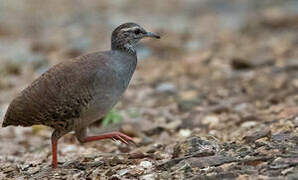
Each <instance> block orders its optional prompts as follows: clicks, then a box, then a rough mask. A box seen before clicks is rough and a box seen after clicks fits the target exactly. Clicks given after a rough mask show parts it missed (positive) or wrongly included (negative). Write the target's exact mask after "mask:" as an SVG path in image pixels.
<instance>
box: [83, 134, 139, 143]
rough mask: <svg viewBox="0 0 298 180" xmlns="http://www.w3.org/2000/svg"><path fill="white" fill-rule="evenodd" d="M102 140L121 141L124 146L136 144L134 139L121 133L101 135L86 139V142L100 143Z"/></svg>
mask: <svg viewBox="0 0 298 180" xmlns="http://www.w3.org/2000/svg"><path fill="white" fill-rule="evenodd" d="M102 139H112V140H114V141H116V140H119V141H121V142H123V143H124V144H129V143H133V144H135V142H134V141H133V139H132V138H131V137H129V136H127V135H125V134H123V133H120V132H110V133H105V134H101V135H99V136H89V137H85V138H84V142H90V141H99V140H102Z"/></svg>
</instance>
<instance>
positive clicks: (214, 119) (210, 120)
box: [202, 115, 219, 128]
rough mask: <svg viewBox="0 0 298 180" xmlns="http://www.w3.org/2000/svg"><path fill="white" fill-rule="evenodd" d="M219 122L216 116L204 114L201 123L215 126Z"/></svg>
mask: <svg viewBox="0 0 298 180" xmlns="http://www.w3.org/2000/svg"><path fill="white" fill-rule="evenodd" d="M218 123H219V118H218V117H217V116H213V115H210V116H206V117H204V118H203V119H202V124H205V125H209V126H210V128H213V127H215V126H216V125H218Z"/></svg>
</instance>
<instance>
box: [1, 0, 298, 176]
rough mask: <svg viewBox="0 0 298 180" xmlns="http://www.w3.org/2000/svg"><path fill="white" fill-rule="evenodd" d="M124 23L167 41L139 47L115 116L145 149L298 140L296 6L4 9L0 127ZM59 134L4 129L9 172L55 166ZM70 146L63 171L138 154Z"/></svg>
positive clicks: (99, 0) (111, 2)
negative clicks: (262, 133) (14, 103)
mask: <svg viewBox="0 0 298 180" xmlns="http://www.w3.org/2000/svg"><path fill="white" fill-rule="evenodd" d="M125 22H136V23H138V24H140V25H141V26H143V27H145V29H147V30H149V31H153V32H157V33H159V34H161V36H162V39H160V40H158V41H157V40H144V41H142V42H141V44H140V45H139V46H138V59H139V62H138V67H137V70H136V72H135V74H134V77H133V79H132V81H131V84H130V87H129V89H128V90H127V92H126V94H125V95H124V97H123V99H122V101H121V102H119V103H118V105H117V106H116V107H115V110H114V111H113V112H111V114H110V116H109V121H112V122H119V123H118V124H117V125H113V126H114V127H113V128H116V129H120V130H121V131H122V132H124V133H127V134H129V135H131V136H133V137H135V139H136V141H137V143H139V144H141V145H142V146H143V147H142V148H145V149H146V148H147V149H150V148H152V146H153V145H154V144H156V143H160V144H162V145H164V146H166V147H167V146H168V145H171V144H173V143H175V142H176V141H178V140H183V139H185V138H188V137H191V136H194V135H200V136H207V135H210V136H212V137H214V138H216V139H217V140H218V141H219V142H231V141H238V140H239V141H240V140H241V138H242V137H244V136H246V135H247V134H248V133H249V132H251V131H257V130H262V129H268V128H269V129H270V133H271V134H278V133H281V132H290V134H292V133H294V135H295V134H296V135H297V126H298V119H297V118H296V119H295V118H294V119H291V118H289V117H295V116H297V115H298V107H297V105H298V94H297V90H298V36H297V32H298V1H297V0H262V1H260V0H230V1H225V0H183V1H179V0H163V1H159V0H150V1H139V0H88V1H79V0H51V1H40V0H27V1H19V0H9V1H6V0H0V123H2V120H3V116H4V114H5V112H6V109H7V107H8V105H9V103H10V101H11V100H12V99H13V98H14V97H15V96H16V95H17V93H18V92H20V91H21V90H22V89H23V88H25V87H26V86H27V85H28V84H29V83H31V82H32V81H33V80H34V79H35V78H37V77H38V76H40V75H41V74H42V73H43V72H45V71H46V70H47V69H48V68H50V67H51V66H53V65H54V64H57V63H59V62H61V61H65V60H67V59H70V58H73V57H76V56H78V55H81V54H85V53H88V52H92V51H103V50H108V49H109V48H110V35H111V32H112V31H113V29H114V28H115V27H117V26H118V25H120V24H121V23H125ZM107 124H108V123H107ZM97 128H98V124H97V125H95V128H94V129H97ZM136 129H138V131H136ZM94 131H96V130H94ZM50 134H51V129H49V128H46V127H40V126H37V127H34V128H21V127H17V128H16V127H8V128H5V129H0V162H1V164H3V163H4V164H6V165H7V166H5V167H10V168H11V167H12V166H13V164H16V162H18V163H21V164H22V163H23V165H24V164H26V163H29V160H30V161H32V159H38V160H36V163H37V164H38V163H41V162H47V163H49V161H50V158H49V157H47V156H49V155H50V151H49V137H50ZM294 135H293V136H294ZM60 142H63V143H60V144H59V147H60V150H61V152H60V154H61V156H60V157H61V161H67V160H69V159H70V154H74V155H77V156H79V155H80V154H82V153H83V154H84V153H85V154H88V153H90V152H98V151H100V152H113V153H114V152H130V151H131V150H132V149H131V148H128V147H124V146H119V145H117V144H114V143H113V142H110V141H105V142H97V143H89V144H86V145H84V146H81V145H79V144H78V143H77V142H76V140H75V139H74V137H73V136H72V135H66V136H65V137H64V138H63V139H61V141H60ZM143 151H144V150H143ZM36 152H38V153H36ZM164 152H167V151H164ZM37 154H38V155H37ZM62 155H63V156H62ZM8 157H9V158H8ZM169 157H170V155H168V156H166V155H165V157H162V158H161V159H167V158H169ZM28 159H29V160H28ZM3 167H4V166H3ZM3 172H4V171H3ZM9 172H10V171H9ZM11 172H15V173H16V171H13V170H12V171H11ZM35 173H36V172H35ZM2 175H3V174H2ZM18 176H19V175H18V173H16V174H14V175H13V176H12V177H18ZM3 177H5V176H4V175H3Z"/></svg>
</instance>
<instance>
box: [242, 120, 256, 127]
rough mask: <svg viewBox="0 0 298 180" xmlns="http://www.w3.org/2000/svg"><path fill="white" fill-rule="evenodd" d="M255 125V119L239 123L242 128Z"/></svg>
mask: <svg viewBox="0 0 298 180" xmlns="http://www.w3.org/2000/svg"><path fill="white" fill-rule="evenodd" d="M255 125H257V122H256V121H246V122H244V123H242V124H241V127H242V128H251V127H254V126H255Z"/></svg>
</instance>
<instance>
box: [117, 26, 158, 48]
mask: <svg viewBox="0 0 298 180" xmlns="http://www.w3.org/2000/svg"><path fill="white" fill-rule="evenodd" d="M145 37H151V38H157V39H159V38H160V36H159V35H157V34H156V33H153V32H147V31H146V30H145V29H144V28H142V27H141V26H139V25H138V24H136V23H125V24H121V25H120V26H118V27H117V28H116V29H115V30H114V31H113V33H112V49H113V50H116V49H118V50H126V51H128V52H132V53H135V46H136V44H137V43H138V42H139V41H140V40H141V39H142V38H145Z"/></svg>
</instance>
